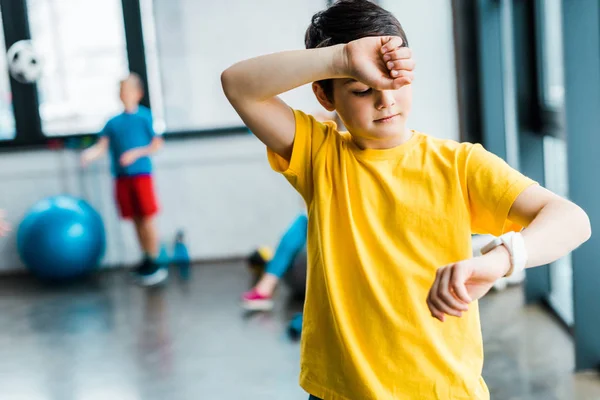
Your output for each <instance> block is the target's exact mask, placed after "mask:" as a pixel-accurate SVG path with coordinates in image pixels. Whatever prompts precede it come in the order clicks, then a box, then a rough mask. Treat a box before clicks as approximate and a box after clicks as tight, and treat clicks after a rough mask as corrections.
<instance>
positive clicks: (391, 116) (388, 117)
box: [373, 113, 400, 123]
mask: <svg viewBox="0 0 600 400" xmlns="http://www.w3.org/2000/svg"><path fill="white" fill-rule="evenodd" d="M399 115H400V113H397V114H393V115H388V116H387V117H383V118H379V119H376V120H374V121H373V122H377V123H386V122H391V121H393V120H394V119H396V117H398V116H399Z"/></svg>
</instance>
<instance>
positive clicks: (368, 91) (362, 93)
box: [352, 88, 373, 97]
mask: <svg viewBox="0 0 600 400" xmlns="http://www.w3.org/2000/svg"><path fill="white" fill-rule="evenodd" d="M372 91H373V89H371V88H368V89H366V90H354V91H352V93H353V94H354V95H355V96H359V97H362V96H367V95H369V94H371V92H372Z"/></svg>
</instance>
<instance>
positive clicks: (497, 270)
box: [478, 246, 511, 280]
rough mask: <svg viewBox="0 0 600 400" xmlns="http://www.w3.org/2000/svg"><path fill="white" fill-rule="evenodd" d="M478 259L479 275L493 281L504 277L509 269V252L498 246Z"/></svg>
mask: <svg viewBox="0 0 600 400" xmlns="http://www.w3.org/2000/svg"><path fill="white" fill-rule="evenodd" d="M478 258H479V259H480V260H481V264H480V266H481V268H480V269H479V272H480V274H481V275H485V276H486V277H490V278H493V280H497V279H500V278H502V277H503V276H505V275H506V273H507V272H508V270H509V269H510V267H511V264H510V263H511V261H510V252H509V251H508V249H507V248H506V247H505V246H498V247H496V248H494V249H493V250H491V251H490V252H488V253H486V254H485V255H483V256H480V257H478ZM478 275H479V274H478Z"/></svg>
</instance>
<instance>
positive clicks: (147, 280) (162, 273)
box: [135, 259, 169, 286]
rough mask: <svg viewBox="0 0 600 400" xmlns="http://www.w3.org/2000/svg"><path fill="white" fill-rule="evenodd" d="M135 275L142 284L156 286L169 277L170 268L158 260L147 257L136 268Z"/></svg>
mask: <svg viewBox="0 0 600 400" xmlns="http://www.w3.org/2000/svg"><path fill="white" fill-rule="evenodd" d="M135 275H136V280H137V283H138V284H140V285H141V286H155V285H158V284H159V283H162V282H164V281H165V280H166V279H167V277H168V276H169V270H168V269H167V268H166V266H163V265H161V264H160V263H157V262H156V261H153V260H150V259H145V260H144V261H143V262H142V264H141V265H140V266H139V267H138V268H137V269H136V270H135Z"/></svg>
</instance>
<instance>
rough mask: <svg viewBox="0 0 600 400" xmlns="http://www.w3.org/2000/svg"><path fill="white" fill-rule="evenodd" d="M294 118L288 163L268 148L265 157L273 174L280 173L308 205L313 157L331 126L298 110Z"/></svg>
mask: <svg viewBox="0 0 600 400" xmlns="http://www.w3.org/2000/svg"><path fill="white" fill-rule="evenodd" d="M294 117H295V119H296V133H295V137H294V145H293V149H292V157H291V159H290V161H289V162H288V161H287V160H285V159H284V158H282V157H281V156H279V155H278V154H277V153H275V152H274V151H272V150H271V149H269V148H267V156H268V159H269V164H270V165H271V168H273V170H274V171H275V172H279V173H281V174H282V175H283V176H284V177H285V178H286V179H287V180H288V182H290V184H291V185H292V186H293V187H294V188H295V189H296V190H297V191H298V192H299V193H300V194H301V195H302V197H303V198H304V200H305V201H306V203H307V204H308V203H310V201H311V200H312V195H313V161H314V155H315V153H316V152H317V151H318V149H319V147H320V146H321V145H322V144H323V143H324V142H325V138H326V136H327V133H328V131H329V130H331V125H330V124H327V123H321V122H319V121H317V120H316V119H315V118H314V117H312V116H310V115H307V114H305V113H303V112H302V111H299V110H294Z"/></svg>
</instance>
